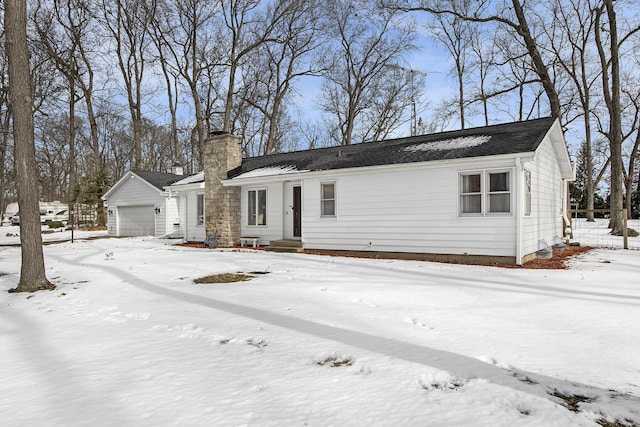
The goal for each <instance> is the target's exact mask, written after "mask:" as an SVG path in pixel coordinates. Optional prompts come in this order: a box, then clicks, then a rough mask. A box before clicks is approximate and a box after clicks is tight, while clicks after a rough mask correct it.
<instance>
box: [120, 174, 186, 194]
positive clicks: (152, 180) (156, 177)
mask: <svg viewBox="0 0 640 427" xmlns="http://www.w3.org/2000/svg"><path fill="white" fill-rule="evenodd" d="M131 172H133V173H135V174H136V175H138V176H139V177H140V178H142V179H144V180H145V181H147V182H148V183H149V184H151V185H153V186H154V187H156V188H158V189H159V190H164V187H165V186H167V185H171V184H173V183H174V182H176V181H180V180H181V179H184V178H186V176H184V175H176V174H173V173H165V172H146V171H137V170H132V171H131Z"/></svg>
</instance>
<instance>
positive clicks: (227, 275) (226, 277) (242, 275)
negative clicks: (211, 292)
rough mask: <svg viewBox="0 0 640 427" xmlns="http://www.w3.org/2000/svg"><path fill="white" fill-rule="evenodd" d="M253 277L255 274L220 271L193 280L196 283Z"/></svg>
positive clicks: (239, 280)
mask: <svg viewBox="0 0 640 427" xmlns="http://www.w3.org/2000/svg"><path fill="white" fill-rule="evenodd" d="M254 277H256V276H253V275H251V274H245V273H221V274H212V275H210V276H204V277H200V278H197V279H195V280H194V281H193V282H194V283H197V284H210V283H233V282H246V281H247V280H251V279H253V278H254Z"/></svg>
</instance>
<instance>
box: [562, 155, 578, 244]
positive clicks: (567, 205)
mask: <svg viewBox="0 0 640 427" xmlns="http://www.w3.org/2000/svg"><path fill="white" fill-rule="evenodd" d="M571 169H572V175H573V176H572V177H571V178H563V180H562V183H563V185H564V188H563V189H562V190H563V192H564V199H565V200H564V203H563V206H562V221H563V225H564V227H562V234H563V236H562V237H564V241H565V244H567V245H568V244H569V241H570V240H571V237H572V236H573V229H572V226H573V225H572V224H571V218H570V217H569V212H570V210H571V194H570V193H569V183H570V182H574V181H575V180H576V163H575V161H574V162H573V164H572V165H571Z"/></svg>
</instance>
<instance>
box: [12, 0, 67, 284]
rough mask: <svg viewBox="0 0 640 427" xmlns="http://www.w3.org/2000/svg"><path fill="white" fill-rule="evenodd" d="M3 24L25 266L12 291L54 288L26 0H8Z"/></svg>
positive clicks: (23, 262)
mask: <svg viewBox="0 0 640 427" xmlns="http://www.w3.org/2000/svg"><path fill="white" fill-rule="evenodd" d="M4 6H5V11H4V28H5V34H6V52H7V58H8V62H9V92H10V97H11V98H10V99H11V108H12V110H13V139H14V145H15V168H16V186H17V189H18V204H19V205H20V242H21V249H22V267H21V270H20V282H19V283H18V287H17V288H15V289H12V290H11V291H10V292H34V291H37V290H40V289H54V288H55V287H54V286H53V285H52V284H51V283H49V281H48V280H47V277H46V276H45V270H44V255H43V253H42V235H41V234H40V212H39V207H38V183H37V174H36V154H35V145H34V136H33V100H32V94H31V74H30V72H29V50H28V48H27V4H26V0H5V2H4Z"/></svg>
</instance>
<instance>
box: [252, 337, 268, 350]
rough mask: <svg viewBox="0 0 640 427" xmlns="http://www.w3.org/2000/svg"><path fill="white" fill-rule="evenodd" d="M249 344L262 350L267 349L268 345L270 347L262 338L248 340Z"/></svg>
mask: <svg viewBox="0 0 640 427" xmlns="http://www.w3.org/2000/svg"><path fill="white" fill-rule="evenodd" d="M247 344H249V345H252V346H254V347H256V348H259V349H262V348H264V347H266V346H267V345H269V343H267V342H266V341H265V340H263V339H262V338H258V339H255V338H249V339H248V340H247Z"/></svg>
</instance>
